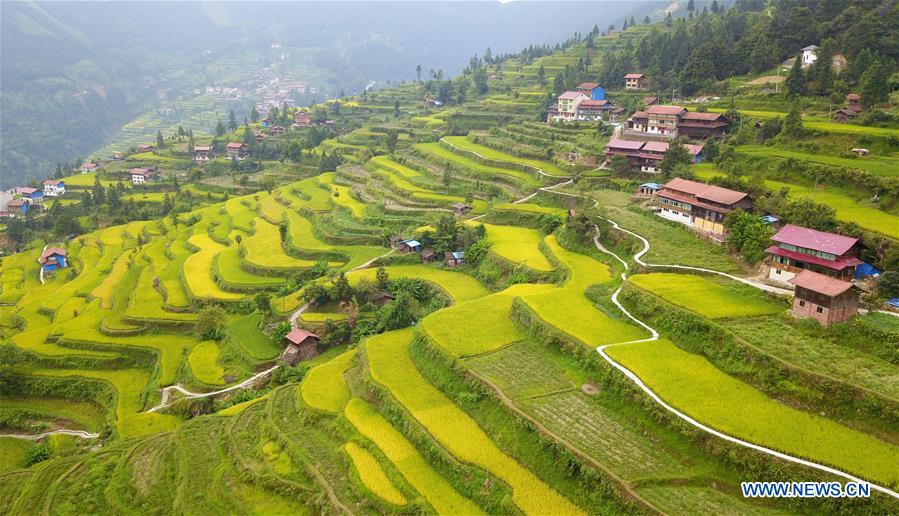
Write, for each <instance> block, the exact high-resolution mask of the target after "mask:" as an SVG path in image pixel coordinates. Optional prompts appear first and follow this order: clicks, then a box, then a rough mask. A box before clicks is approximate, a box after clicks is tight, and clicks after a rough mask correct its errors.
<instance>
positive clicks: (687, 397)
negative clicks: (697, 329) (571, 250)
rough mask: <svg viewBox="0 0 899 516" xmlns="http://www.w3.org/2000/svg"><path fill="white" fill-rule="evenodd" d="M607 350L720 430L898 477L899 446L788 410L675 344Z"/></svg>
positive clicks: (886, 479) (884, 478) (880, 476)
mask: <svg viewBox="0 0 899 516" xmlns="http://www.w3.org/2000/svg"><path fill="white" fill-rule="evenodd" d="M606 353H607V354H608V355H609V356H610V357H612V359H614V360H615V361H617V362H619V363H621V364H622V365H624V366H625V367H627V368H628V369H630V370H631V371H633V372H635V373H636V374H637V376H639V377H640V379H641V380H643V382H644V383H646V384H647V385H648V386H649V388H650V389H652V390H653V391H655V392H656V393H658V395H659V396H661V397H662V399H664V400H666V401H667V402H668V403H670V404H671V405H673V406H674V407H676V408H678V409H680V410H682V411H684V412H685V413H687V414H689V415H690V416H692V417H694V418H696V419H698V420H699V421H702V422H704V423H706V424H708V425H710V426H712V427H713V428H716V429H717V430H719V431H722V432H724V433H727V434H729V435H732V436H735V437H739V438H742V439H746V440H749V441H751V442H755V443H759V444H761V445H764V446H768V447H770V448H774V449H775V450H779V451H782V452H786V453H790V454H793V455H795V456H799V457H804V458H807V459H810V460H813V461H816V462H819V463H824V464H829V465H832V466H835V467H838V468H842V469H844V470H846V471H849V472H852V473H854V474H856V475H859V476H861V477H862V478H867V479H870V480H873V481H877V482H881V483H885V484H890V483H892V482H896V481H897V479H899V471H897V470H896V468H895V465H896V464H897V461H899V447H896V446H894V445H891V444H887V443H885V442H883V441H880V440H877V439H876V438H874V437H872V436H870V435H868V434H864V433H861V432H858V431H856V430H852V429H850V428H848V427H845V426H842V425H840V424H838V423H835V422H833V421H831V420H829V419H827V418H824V417H820V416H817V415H813V414H810V413H808V412H803V411H800V410H796V409H793V408H790V407H787V406H786V405H783V404H781V403H780V402H778V401H776V400H772V399H770V398H768V397H766V396H765V395H764V394H762V393H761V392H759V391H758V390H756V389H754V388H752V387H750V386H749V385H747V384H745V383H743V382H741V381H739V380H736V379H735V378H733V377H731V376H728V375H727V374H725V373H723V372H721V371H719V370H718V369H716V368H715V367H714V366H713V365H712V364H710V363H709V362H708V361H707V360H706V359H704V358H702V357H700V356H698V355H692V354H690V353H687V352H685V351H683V350H681V349H680V348H678V347H677V346H675V345H674V344H672V343H671V342H670V341H667V340H659V341H651V342H641V343H639V344H627V345H622V346H611V347H609V348H606ZM734 407H741V409H740V410H734Z"/></svg>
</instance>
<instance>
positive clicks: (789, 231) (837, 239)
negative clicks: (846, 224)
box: [771, 224, 858, 256]
mask: <svg viewBox="0 0 899 516" xmlns="http://www.w3.org/2000/svg"><path fill="white" fill-rule="evenodd" d="M771 240H773V241H775V242H782V243H784V244H791V245H795V246H796V247H804V248H806V249H814V250H816V251H823V252H825V253H831V254H835V255H837V256H841V255H844V254H846V253H847V252H848V251H849V250H850V249H852V247H853V246H854V245H855V244H856V243H858V239H857V238H852V237H847V236H843V235H838V234H836V233H828V232H826V231H818V230H817V229H811V228H804V227H802V226H795V225H793V224H787V225H786V226H784V227H783V228H781V230H780V231H778V232H777V234H776V235H774V236H773V237H771Z"/></svg>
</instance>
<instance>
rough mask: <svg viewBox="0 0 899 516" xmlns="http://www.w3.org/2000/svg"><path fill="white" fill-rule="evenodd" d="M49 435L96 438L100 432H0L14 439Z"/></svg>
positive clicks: (31, 439) (35, 439) (33, 439)
mask: <svg viewBox="0 0 899 516" xmlns="http://www.w3.org/2000/svg"><path fill="white" fill-rule="evenodd" d="M51 435H71V436H73V437H80V438H82V439H96V438H98V437H100V434H98V433H94V432H85V431H84V430H51V431H49V432H42V433H39V434H0V437H12V438H14V439H25V440H26V441H39V440H41V439H43V438H44V437H47V436H51Z"/></svg>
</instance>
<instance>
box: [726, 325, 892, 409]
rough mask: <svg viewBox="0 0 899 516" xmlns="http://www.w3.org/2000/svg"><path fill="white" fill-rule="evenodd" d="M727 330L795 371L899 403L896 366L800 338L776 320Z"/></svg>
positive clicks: (792, 330)
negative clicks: (873, 392)
mask: <svg viewBox="0 0 899 516" xmlns="http://www.w3.org/2000/svg"><path fill="white" fill-rule="evenodd" d="M728 328H729V329H730V330H731V331H732V332H734V333H736V334H737V335H739V336H740V337H742V338H744V339H746V340H747V341H748V342H749V343H750V344H752V345H754V346H756V347H758V348H760V349H762V350H764V351H766V352H768V353H770V354H772V355H774V356H776V357H778V358H780V359H783V360H786V361H787V362H790V363H791V364H795V365H797V366H798V367H801V368H803V369H807V370H809V371H812V372H815V373H818V374H822V375H825V376H832V377H835V378H837V379H839V380H840V381H844V382H847V383H851V384H853V385H857V386H859V387H862V388H865V389H870V390H872V391H875V392H877V393H879V394H882V395H884V396H888V397H890V398H893V399H899V365H896V364H891V363H890V362H887V361H886V360H883V359H882V358H878V357H876V356H873V355H869V354H867V353H862V352H860V351H858V350H856V349H853V348H850V347H847V346H841V345H840V344H838V343H835V342H831V341H829V340H826V339H816V338H814V337H809V336H807V335H803V334H802V333H800V332H798V331H796V330H794V329H793V328H792V327H790V326H789V325H787V324H784V323H783V322H781V321H778V320H769V319H753V320H748V321H736V322H734V323H733V324H730V325H728Z"/></svg>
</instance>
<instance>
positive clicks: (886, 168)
mask: <svg viewBox="0 0 899 516" xmlns="http://www.w3.org/2000/svg"><path fill="white" fill-rule="evenodd" d="M736 150H737V152H739V153H741V154H748V155H750V156H768V157H774V158H780V159H788V158H790V159H795V160H799V161H810V162H812V163H820V164H822V165H830V166H833V167H842V168H850V169H854V170H864V171H866V172H870V173H872V174H875V175H879V176H884V177H895V176H896V175H899V159H896V158H892V157H888V156H870V157H865V158H841V157H838V156H828V155H826V154H812V153H808V152H799V151H793V150H788V149H781V148H778V147H768V146H763V145H740V146H739V147H737V149H736Z"/></svg>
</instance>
